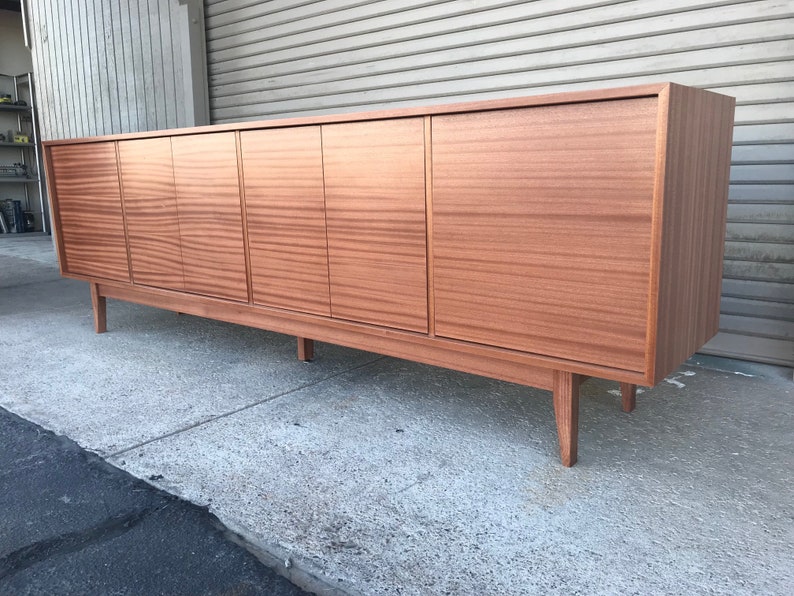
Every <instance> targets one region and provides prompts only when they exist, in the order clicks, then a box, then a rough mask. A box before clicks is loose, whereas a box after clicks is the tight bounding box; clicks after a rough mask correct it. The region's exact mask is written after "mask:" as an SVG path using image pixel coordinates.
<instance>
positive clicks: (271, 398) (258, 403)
mask: <svg viewBox="0 0 794 596" xmlns="http://www.w3.org/2000/svg"><path fill="white" fill-rule="evenodd" d="M385 358H388V356H378V357H377V358H374V359H373V360H369V361H368V362H365V363H363V364H359V365H358V366H354V367H352V368H346V369H345V370H341V371H339V372H336V373H334V374H332V375H328V376H327V377H323V378H322V379H317V380H316V381H312V382H310V383H304V384H303V385H299V386H297V387H293V388H292V389H288V390H287V391H282V392H281V393H277V394H275V395H271V396H269V397H266V398H265V399H261V400H259V401H256V402H253V403H250V404H246V405H244V406H241V407H239V408H237V409H235V410H230V411H228V412H224V413H223V414H218V415H217V416H213V417H212V418H208V419H207V420H201V421H200V422H194V423H193V424H189V425H187V426H184V427H182V428H178V429H177V430H175V431H172V432H170V433H166V434H164V435H160V436H157V437H154V438H151V439H147V440H145V441H141V442H140V443H136V444H135V445H131V446H130V447H125V448H124V449H119V450H118V451H115V452H113V453H111V454H109V455H106V456H104V458H105V459H107V460H110V459H112V458H115V457H118V456H119V455H123V454H125V453H128V452H130V451H134V450H135V449H139V448H141V447H144V446H146V445H149V444H151V443H155V442H157V441H160V440H162V439H168V438H169V437H173V436H176V435H178V434H181V433H183V432H186V431H189V430H193V429H194V428H199V427H201V426H204V425H205V424H209V423H210V422H215V421H216V420H221V419H223V418H228V417H229V416H233V415H234V414H238V413H240V412H244V411H245V410H250V409H251V408H255V407H256V406H261V405H262V404H265V403H268V402H271V401H274V400H276V399H278V398H280V397H284V396H285V395H289V394H291V393H296V392H298V391H303V390H304V389H308V388H309V387H314V386H315V385H319V384H320V383H325V382H326V381H330V380H331V379H335V378H336V377H340V376H342V375H344V374H347V373H350V372H353V371H356V370H361V369H362V368H366V367H367V366H370V365H372V364H375V363H376V362H380V361H381V360H384V359H385Z"/></svg>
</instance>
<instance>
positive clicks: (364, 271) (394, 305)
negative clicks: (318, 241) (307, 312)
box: [322, 118, 427, 333]
mask: <svg viewBox="0 0 794 596" xmlns="http://www.w3.org/2000/svg"><path fill="white" fill-rule="evenodd" d="M322 137H323V161H324V168H325V190H326V208H327V211H326V217H327V225H328V257H329V273H330V279H331V312H332V315H333V316H334V317H337V318H341V319H350V320H354V321H361V322H364V323H372V324H374V325H385V326H389V327H396V328H399V329H406V330H409V331H419V332H422V333H426V332H427V262H426V250H425V247H426V241H427V238H426V226H425V154H424V121H423V119H422V118H409V119H401V120H380V121H372V122H355V123H349V124H330V125H323V127H322Z"/></svg>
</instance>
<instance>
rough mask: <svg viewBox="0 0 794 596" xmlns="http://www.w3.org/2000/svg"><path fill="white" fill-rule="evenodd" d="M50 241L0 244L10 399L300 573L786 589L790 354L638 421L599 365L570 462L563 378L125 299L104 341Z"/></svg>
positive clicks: (675, 380) (508, 588)
mask: <svg viewBox="0 0 794 596" xmlns="http://www.w3.org/2000/svg"><path fill="white" fill-rule="evenodd" d="M15 241H16V242H18V244H17V245H16V246H14V247H11V245H12V244H13V243H14V242H15ZM26 242H31V244H35V243H37V242H39V243H40V242H43V240H40V239H39V240H35V239H34V240H30V241H26ZM38 246H39V248H37V249H35V250H31V253H30V254H31V255H32V256H33V258H28V257H27V256H26V255H25V254H24V250H21V249H20V244H19V241H18V240H16V239H11V238H9V239H3V238H0V379H2V382H1V383H0V405H1V406H3V407H5V408H7V409H9V410H11V411H13V412H15V413H17V414H19V415H20V416H22V417H24V418H27V419H29V420H32V421H34V422H36V423H38V424H41V425H42V426H44V427H46V428H48V429H52V430H53V431H55V432H56V433H60V434H65V435H67V436H69V437H71V438H73V439H74V440H75V441H77V442H78V443H79V444H81V445H83V446H84V447H86V448H88V449H90V450H92V451H95V452H96V453H98V454H100V455H101V456H103V457H105V458H107V459H108V460H109V461H110V462H111V463H113V464H114V465H116V466H118V467H120V468H122V469H125V470H128V471H129V472H131V473H132V474H134V475H135V476H138V477H140V478H144V479H147V478H150V477H151V478H157V480H155V481H153V483H154V484H156V485H157V486H159V487H161V488H163V489H165V490H167V491H169V492H171V493H173V494H175V495H178V496H181V497H184V498H186V499H188V500H190V501H192V502H194V503H197V504H199V505H206V506H208V507H209V510H210V511H211V512H213V513H214V514H216V515H217V516H218V517H219V518H220V519H221V520H222V521H223V522H224V523H225V524H226V525H227V526H228V527H229V528H231V529H232V530H234V531H236V532H240V533H241V534H243V535H244V536H245V537H246V538H247V540H249V541H250V542H251V543H253V544H254V545H256V546H257V547H258V548H260V549H261V550H262V551H263V552H265V553H269V554H270V555H271V556H273V558H274V560H279V561H283V562H284V563H285V564H287V565H289V569H288V570H287V571H288V572H289V573H294V574H296V576H298V575H300V574H301V573H306V574H308V575H315V576H318V577H321V578H323V579H324V581H325V582H326V584H327V586H328V587H329V588H328V589H329V590H330V589H331V587H335V588H338V589H340V590H342V591H344V592H347V593H350V594H417V595H419V594H423V595H424V594H572V593H581V594H618V593H619V594H624V593H636V594H684V593H686V594H715V593H718V594H791V593H792V592H794V571H792V569H794V496H793V495H792V464H794V433H793V432H792V430H794V427H793V425H792V418H793V417H794V416H793V414H792V412H793V409H792V405H794V384H792V381H791V371H790V370H789V369H782V368H776V367H768V366H761V365H751V364H746V363H740V362H737V361H729V360H721V359H715V358H705V357H702V358H695V359H693V360H692V361H690V362H689V363H688V364H687V365H685V366H683V367H682V368H681V369H680V370H679V371H677V372H676V373H675V374H673V375H671V376H670V377H668V379H667V380H666V381H665V382H663V383H661V384H660V385H659V386H658V387H656V388H654V389H650V390H646V391H644V392H642V393H640V394H639V396H638V399H637V401H638V406H637V410H636V411H635V412H634V413H632V414H630V415H627V414H624V413H623V412H621V410H620V405H619V397H617V395H616V393H617V387H616V385H615V384H614V383H609V382H605V381H599V380H591V381H588V382H587V383H586V384H585V385H584V386H583V388H582V389H583V400H582V405H581V415H580V448H579V463H578V464H577V465H576V466H575V467H574V468H572V469H565V468H562V467H561V466H560V464H559V459H558V455H557V440H556V430H555V425H554V418H553V412H552V404H551V396H550V394H549V393H548V392H544V391H539V390H535V389H529V388H525V387H519V386H516V385H511V384H508V383H501V382H497V381H492V380H488V379H483V378H479V377H475V376H471V375H466V374H461V373H455V372H450V371H446V370H441V369H437V368H433V367H429V366H423V365H418V364H413V363H409V362H405V361H400V360H396V359H391V358H382V357H380V356H377V355H374V354H367V353H364V352H359V351H355V350H349V349H344V348H340V347H335V346H331V345H327V344H321V345H319V346H318V351H317V358H316V361H315V362H313V363H311V364H304V363H299V362H297V361H296V360H295V345H294V339H293V338H289V337H284V336H280V335H276V334H273V333H268V332H263V331H257V330H252V329H246V328H242V327H238V326H234V325H228V324H222V323H218V322H214V321H207V320H202V319H199V318H195V317H189V316H177V315H175V314H174V313H169V312H165V311H160V310H156V309H152V308H148V307H143V306H137V305H131V304H125V303H120V302H116V301H109V304H108V327H109V332H108V333H106V334H104V335H95V334H94V333H93V331H92V323H91V320H92V319H91V310H90V302H89V297H88V288H87V286H86V284H84V283H81V282H76V281H71V280H61V279H58V278H57V273H56V272H55V270H54V261H53V259H52V257H51V256H50V255H49V254H48V253H47V251H46V250H45V251H43V256H42V251H39V249H40V248H41V246H40V245H38ZM36 251H39V256H38V257H36V256H35V254H36ZM315 587H316V586H315Z"/></svg>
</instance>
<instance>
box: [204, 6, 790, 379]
mask: <svg viewBox="0 0 794 596" xmlns="http://www.w3.org/2000/svg"><path fill="white" fill-rule="evenodd" d="M205 12H206V27H207V30H206V34H207V52H208V69H209V86H210V89H209V93H210V106H211V114H212V120H213V122H231V121H240V120H254V119H262V118H280V117H287V116H302V115H313V114H326V113H339V112H354V111H361V110H367V109H377V108H384V107H397V106H408V105H428V104H438V103H449V102H453V101H465V100H475V99H489V98H497V97H507V96H516V95H533V94H540V93H551V92H558V91H569V90H576V89H585V88H597V87H609V86H620V85H633V84H639V83H647V82H657V81H674V82H677V83H682V84H685V85H692V86H695V87H702V88H706V89H711V90H714V91H718V92H720V93H726V94H728V95H733V96H735V97H736V98H737V108H736V129H735V133H734V151H733V166H732V169H731V189H730V205H729V211H728V230H727V242H726V245H725V278H724V285H723V298H722V318H721V328H722V331H721V332H720V334H719V335H718V336H717V337H716V338H715V339H714V340H712V341H711V342H710V343H709V344H708V345H707V347H706V348H705V349H704V351H707V352H710V353H714V354H723V355H729V356H735V357H739V358H745V359H750V360H758V361H763V362H772V363H778V364H784V365H789V366H791V365H792V364H794V341H793V340H792V337H794V3H793V2H792V1H791V0H777V1H771V0H770V1H767V0H760V1H755V2H725V1H723V2H697V1H695V2H693V1H691V0H686V1H684V0H671V1H669V2H656V1H654V0H646V1H636V2H594V1H585V0H571V1H569V2H565V3H562V2H557V1H556V0H540V1H537V2H515V1H512V2H511V1H504V0H503V1H498V0H457V1H446V2H443V1H437V0H436V1H421V0H383V1H366V2H362V1H353V0H350V1H347V2H345V1H342V0H338V1H319V2H318V1H314V2H305V1H303V2H302V1H298V0H273V1H271V2H254V1H250V0H225V1H217V0H208V1H207V3H206V7H205Z"/></svg>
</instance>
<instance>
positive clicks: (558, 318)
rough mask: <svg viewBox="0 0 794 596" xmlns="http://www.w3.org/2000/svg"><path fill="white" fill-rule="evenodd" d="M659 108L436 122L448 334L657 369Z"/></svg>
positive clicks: (534, 111)
mask: <svg viewBox="0 0 794 596" xmlns="http://www.w3.org/2000/svg"><path fill="white" fill-rule="evenodd" d="M657 105H658V98H657V97H647V98H637V99H626V100H615V101H604V102H594V103H583V104H570V105H559V106H545V107H537V108H525V109H515V110H498V111H493V112H482V113H474V114H460V115H450V116H434V117H433V132H432V143H433V252H434V265H433V266H434V272H433V276H434V285H435V317H436V320H435V329H436V334H437V335H440V336H445V337H451V338H456V339H463V340H467V341H474V342H478V343H483V344H489V345H495V346H501V347H506V348H511V349H517V350H522V351H526V352H533V353H536V354H544V355H548V356H556V357H560V358H566V359H570V360H576V361H580V362H588V363H592V364H600V365H605V366H610V367H614V368H620V369H626V370H633V371H644V370H645V343H646V342H645V338H646V333H647V309H648V295H649V292H648V286H649V280H650V275H649V273H650V270H649V265H650V240H651V238H650V234H651V215H652V204H653V185H654V160H655V142H656V119H657Z"/></svg>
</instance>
